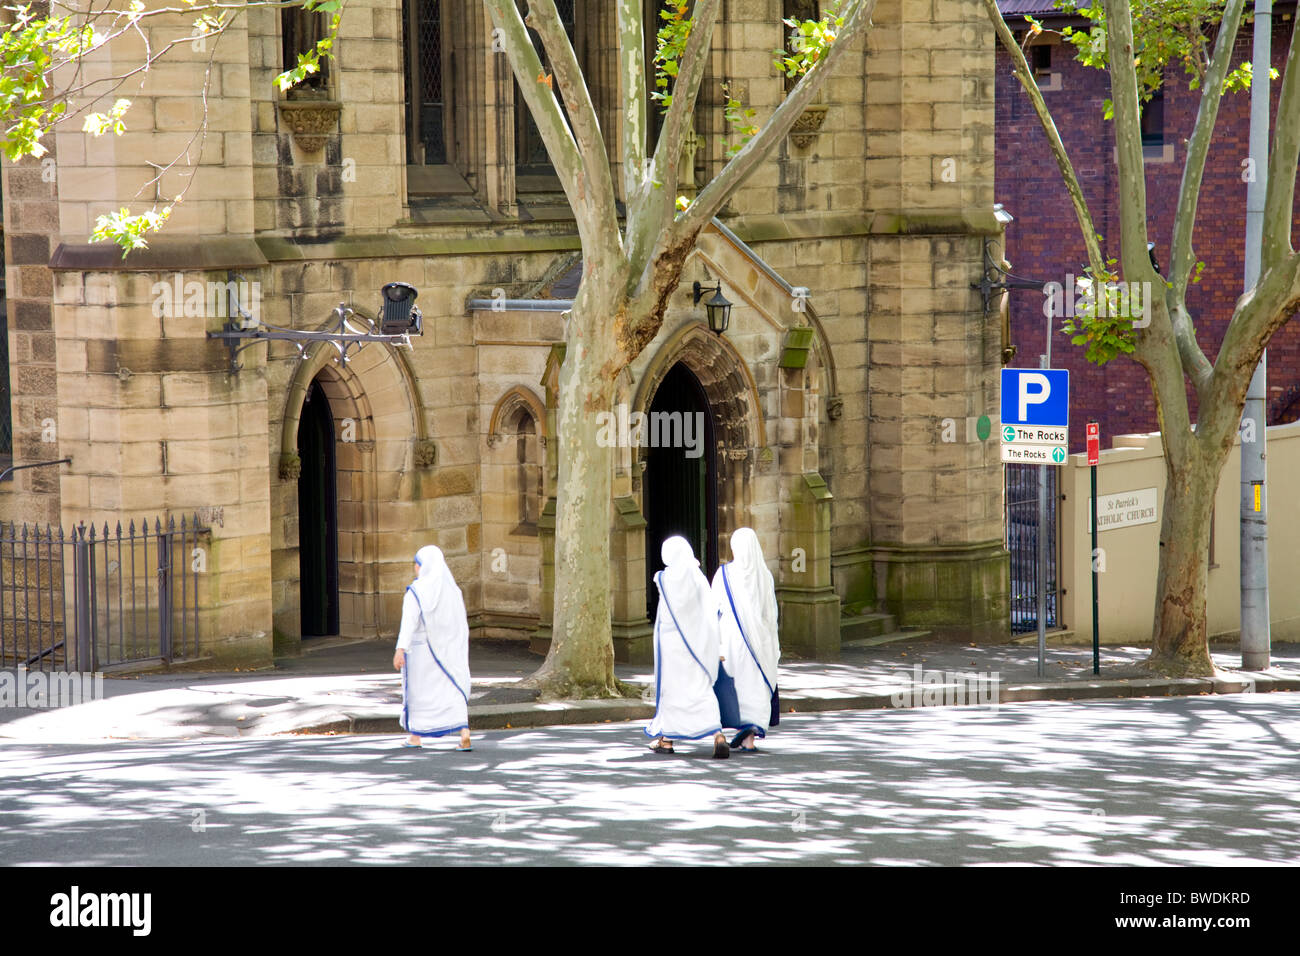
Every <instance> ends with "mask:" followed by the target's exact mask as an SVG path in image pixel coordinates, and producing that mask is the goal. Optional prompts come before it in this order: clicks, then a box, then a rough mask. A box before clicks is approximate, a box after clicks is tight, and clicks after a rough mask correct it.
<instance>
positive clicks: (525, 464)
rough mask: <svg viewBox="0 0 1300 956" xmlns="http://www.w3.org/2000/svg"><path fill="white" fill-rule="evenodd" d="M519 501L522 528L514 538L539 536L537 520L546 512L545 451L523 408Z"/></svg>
mask: <svg viewBox="0 0 1300 956" xmlns="http://www.w3.org/2000/svg"><path fill="white" fill-rule="evenodd" d="M514 433H515V436H514V440H515V461H516V463H517V467H516V469H515V497H516V499H517V500H518V502H519V524H518V526H517V527H516V528H515V529H514V532H513V533H514V534H526V535H535V534H537V517H538V515H539V514H540V513H541V508H542V463H541V449H540V448H539V443H538V441H537V423H536V422H534V421H533V416H532V415H530V414H529V413H528V411H527V410H525V409H523V408H521V409H520V410H519V414H518V416H517V418H516V420H515V425H514Z"/></svg>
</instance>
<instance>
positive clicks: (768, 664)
mask: <svg viewBox="0 0 1300 956" xmlns="http://www.w3.org/2000/svg"><path fill="white" fill-rule="evenodd" d="M731 559H732V560H731V563H730V564H724V565H722V566H721V567H720V568H718V573H717V574H715V575H714V576H713V597H714V600H715V601H716V603H717V608H718V615H719V621H718V625H719V629H720V631H721V633H720V635H719V640H720V642H721V647H722V657H723V659H724V660H725V661H726V667H727V671H728V673H730V674H731V676H732V678H733V679H734V680H735V682H736V697H737V699H738V700H739V703H740V721H739V723H738V725H737V727H736V729H737V730H738V731H739V733H737V734H736V736H735V737H734V738H733V739H732V741H731V747H732V749H737V750H742V751H748V752H752V751H755V750H757V749H758V748H757V747H756V746H755V744H754V741H755V738H758V737H766V736H767V729H768V726H769V725H770V724H772V723H775V722H776V721H777V720H778V719H779V717H778V716H777V715H778V714H779V709H778V708H779V704H778V698H777V696H776V665H777V661H779V660H780V659H781V644H780V641H779V639H778V637H777V609H776V587H775V585H774V584H773V582H772V572H771V571H769V570H768V569H767V564H766V563H764V561H763V550H762V548H760V547H759V544H758V535H756V534H754V532H753V529H751V528H737V529H736V531H735V532H734V533H733V534H732V535H731Z"/></svg>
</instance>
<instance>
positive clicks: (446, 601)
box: [393, 545, 470, 750]
mask: <svg viewBox="0 0 1300 956" xmlns="http://www.w3.org/2000/svg"><path fill="white" fill-rule="evenodd" d="M415 573H416V577H415V580H414V581H413V582H411V584H410V585H408V586H407V588H406V594H405V595H404V596H403V597H402V627H401V630H400V631H399V632H398V636H397V652H396V653H395V654H394V655H393V667H395V668H396V669H397V670H400V671H401V672H402V729H403V730H405V731H406V732H407V733H408V734H410V736H409V737H408V738H407V740H406V742H405V743H404V744H402V746H403V747H419V746H420V745H421V743H422V741H423V739H424V738H425V737H443V736H446V735H447V734H454V733H456V732H457V731H459V732H460V746H459V747H457V748H456V749H457V750H469V749H470V739H469V685H470V677H469V622H468V620H467V619H466V617H465V601H464V599H463V598H462V597H461V593H460V588H459V587H458V586H457V585H456V579H455V578H453V577H452V576H451V569H450V568H448V567H447V562H446V560H445V559H444V558H443V556H442V551H441V550H439V549H438V548H436V547H434V546H433V545H428V546H426V547H423V548H421V549H420V550H419V551H417V552H416V555H415Z"/></svg>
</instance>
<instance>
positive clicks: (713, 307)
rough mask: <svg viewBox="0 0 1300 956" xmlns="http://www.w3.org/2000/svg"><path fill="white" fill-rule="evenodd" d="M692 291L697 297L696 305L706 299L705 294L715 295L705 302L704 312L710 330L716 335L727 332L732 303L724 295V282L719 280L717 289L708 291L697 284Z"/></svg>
mask: <svg viewBox="0 0 1300 956" xmlns="http://www.w3.org/2000/svg"><path fill="white" fill-rule="evenodd" d="M692 291H693V292H694V295H695V304H696V305H699V304H700V299H702V298H704V295H705V293H707V292H710V291H711V292H712V293H713V295H711V296H710V297H709V298H708V299H705V301H704V311H705V313H706V314H707V315H708V319H709V329H710V330H711V331H713V332H714V334H716V335H721V334H722V333H723V332H725V331H727V325H728V324H729V323H730V322H731V303H730V302H728V301H727V299H726V297H725V296H724V295H723V294H722V280H721V279H719V280H718V284H717V287H716V288H714V289H707V288H705V287H704V286H702V285H700V284H699V283H698V282H696V283H695V285H694V287H693V289H692Z"/></svg>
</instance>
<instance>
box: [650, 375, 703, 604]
mask: <svg viewBox="0 0 1300 956" xmlns="http://www.w3.org/2000/svg"><path fill="white" fill-rule="evenodd" d="M675 415H679V416H680V419H679V420H680V422H681V428H680V430H676V431H675V430H674V429H675V428H676V427H677V420H675V419H674V417H673V416H675ZM687 416H690V419H689V421H690V422H691V425H690V427H689V429H687V427H686V422H687V420H688V419H687ZM700 422H703V425H704V428H703V434H702V435H701V434H700V429H699V428H698V423H700ZM715 432H716V429H715V426H714V421H713V412H712V411H711V410H710V408H709V399H708V396H707V395H706V394H705V392H704V386H702V385H701V384H700V381H699V379H697V378H696V377H695V376H694V375H693V374H692V373H691V370H690V369H688V368H687V367H686V366H685V365H683V364H681V363H680V362H678V363H677V364H676V365H674V366H673V367H672V368H671V369H669V370H668V374H667V375H665V376H664V379H663V381H662V382H660V383H659V388H658V390H657V391H656V392H655V397H654V401H653V402H651V404H650V408H649V410H648V414H647V416H646V422H645V436H644V438H645V441H646V442H647V443H651V442H653V440H654V439H655V438H659V439H660V440H661V441H660V444H661V445H664V444H666V447H653V445H652V447H650V448H649V449H648V454H647V456H646V470H645V492H644V494H643V495H642V501H643V502H644V505H645V519H646V536H645V545H646V562H645V563H646V574H647V577H646V612H647V613H648V614H649V616H650V618H651V619H653V618H654V615H655V610H656V608H657V607H658V604H659V591H658V589H657V588H656V587H655V584H654V576H655V575H656V574H657V573H658V572H659V571H661V570H663V566H664V564H663V559H662V558H661V557H660V550H661V548H662V546H663V543H664V540H665V539H666V538H671V537H672V536H673V535H675V534H679V535H681V536H682V537H683V538H685V539H686V540H687V541H689V542H690V543H691V548H692V549H694V551H695V556H696V557H697V558H699V560H700V569H701V570H702V571H704V573H705V575H706V576H707V577H708V578H709V579H710V580H711V579H712V578H713V572H714V571H716V570H717V567H718V461H717V458H718V456H717V439H716V438H715V437H714V436H715ZM665 435H681V436H682V437H683V439H685V438H686V437H687V436H689V437H691V438H692V439H693V442H692V444H693V447H689V448H688V447H685V442H684V441H674V442H667V443H665V442H663V441H662V439H663V438H664V436H665ZM688 452H689V454H688ZM697 454H698V457H690V456H691V455H697Z"/></svg>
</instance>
